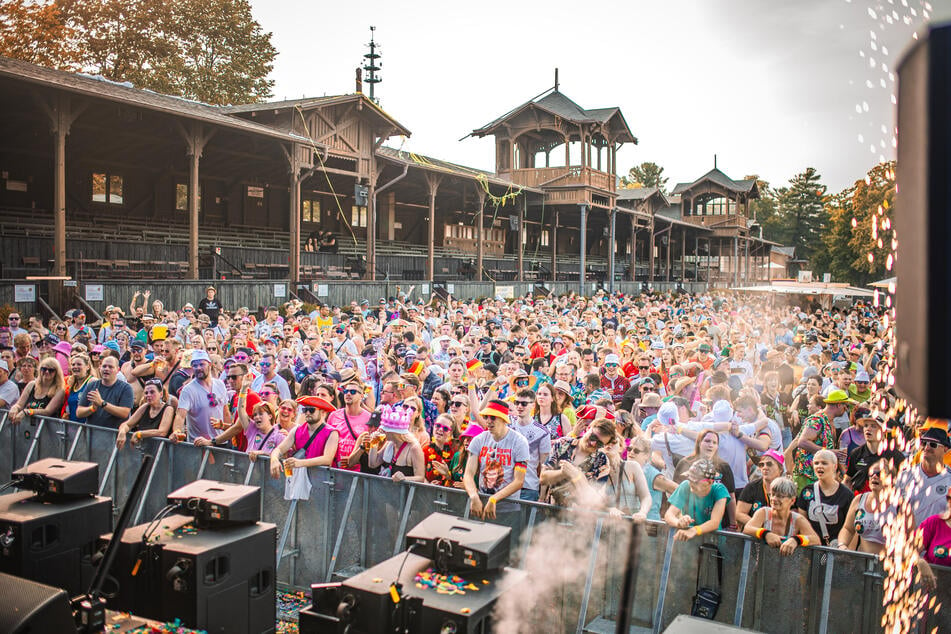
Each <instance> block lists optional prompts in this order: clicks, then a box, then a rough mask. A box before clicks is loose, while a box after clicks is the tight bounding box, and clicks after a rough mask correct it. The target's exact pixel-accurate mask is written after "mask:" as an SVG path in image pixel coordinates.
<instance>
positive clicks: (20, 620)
mask: <svg viewBox="0 0 951 634" xmlns="http://www.w3.org/2000/svg"><path fill="white" fill-rule="evenodd" d="M0 597H3V601H0V632H6V633H9V634H28V633H29V634H32V633H33V632H75V631H76V624H75V623H74V622H73V611H72V609H71V608H70V606H69V597H68V596H67V595H66V591H65V590H63V589H62V588H54V587H53V586H47V585H43V584H42V583H36V582H35V581H29V580H28V579H21V578H20V577H14V576H13V575H7V574H4V573H2V572H0Z"/></svg>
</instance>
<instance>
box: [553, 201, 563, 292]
mask: <svg viewBox="0 0 951 634" xmlns="http://www.w3.org/2000/svg"><path fill="white" fill-rule="evenodd" d="M560 215H561V212H559V211H558V209H555V217H554V222H552V223H551V281H552V282H556V281H558V223H559V222H560Z"/></svg>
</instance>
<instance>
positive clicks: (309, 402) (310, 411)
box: [271, 396, 340, 479]
mask: <svg viewBox="0 0 951 634" xmlns="http://www.w3.org/2000/svg"><path fill="white" fill-rule="evenodd" d="M297 404H298V405H300V411H301V414H302V415H303V417H304V421H303V422H302V423H301V424H300V425H298V426H297V427H295V428H294V430H293V431H292V432H291V433H289V434H288V435H287V437H286V438H284V440H283V441H281V444H280V445H278V446H277V447H276V448H275V449H274V451H272V452H271V477H272V478H274V479H278V478H280V477H281V476H282V475H284V472H285V471H286V470H290V469H298V468H307V467H329V466H330V465H331V464H332V463H333V461H334V457H335V456H336V455H337V439H338V438H339V437H340V435H339V433H338V432H337V430H336V429H331V428H330V427H329V426H327V424H326V423H327V415H328V414H329V413H330V412H332V411H334V409H335V408H334V406H333V403H331V402H330V401H328V400H326V399H323V398H320V397H319V396H302V397H300V398H299V399H297ZM285 456H287V457H285ZM282 459H283V460H282ZM282 463H283V464H282Z"/></svg>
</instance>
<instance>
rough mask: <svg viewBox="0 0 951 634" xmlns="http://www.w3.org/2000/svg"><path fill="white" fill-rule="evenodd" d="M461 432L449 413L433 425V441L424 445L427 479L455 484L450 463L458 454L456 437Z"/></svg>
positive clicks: (438, 483) (444, 483) (445, 483)
mask: <svg viewBox="0 0 951 634" xmlns="http://www.w3.org/2000/svg"><path fill="white" fill-rule="evenodd" d="M460 435H461V432H460V430H459V426H458V425H457V424H456V421H455V420H454V419H453V418H452V416H450V415H449V414H442V415H440V416H439V418H437V419H436V424H435V425H433V438H432V442H430V443H429V444H428V445H426V446H425V447H423V456H424V457H425V458H426V481H427V482H430V483H432V484H437V485H440V486H448V487H451V486H453V479H452V471H451V469H450V464H452V459H453V457H454V456H455V455H456V449H457V446H456V439H457V438H459V436H460Z"/></svg>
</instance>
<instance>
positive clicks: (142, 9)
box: [0, 0, 277, 104]
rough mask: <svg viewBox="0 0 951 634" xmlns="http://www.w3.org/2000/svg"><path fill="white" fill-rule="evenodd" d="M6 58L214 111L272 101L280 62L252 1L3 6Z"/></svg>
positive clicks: (106, 0)
mask: <svg viewBox="0 0 951 634" xmlns="http://www.w3.org/2000/svg"><path fill="white" fill-rule="evenodd" d="M0 53H2V54H4V55H8V56H11V57H17V58H19V59H24V60H26V61H30V62H33V63H37V64H43V65H46V66H51V67H55V68H67V69H69V70H83V71H85V72H89V73H93V74H97V75H102V76H103V77H106V78H107V79H111V80H113V81H127V82H131V83H132V84H133V85H135V86H136V87H138V88H147V89H150V90H154V91H156V92H162V93H166V94H171V95H177V96H180V97H185V98H187V99H195V100H198V101H204V102H206V103H211V104H235V103H248V102H255V101H260V100H262V99H266V98H267V97H270V96H271V89H272V87H273V85H274V82H273V81H272V80H269V79H267V76H268V74H269V73H270V72H271V70H272V69H273V66H274V59H275V58H276V57H277V50H276V49H275V48H274V46H273V44H272V43H271V34H270V33H266V32H264V31H263V29H262V28H261V25H260V24H258V22H256V21H255V20H254V18H253V16H252V15H251V6H250V3H249V0H176V1H175V2H167V1H162V0H72V1H69V2H66V1H65V0H60V1H59V2H56V1H55V0H45V1H44V0H36V1H35V2H29V1H28V0H3V2H0Z"/></svg>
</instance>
